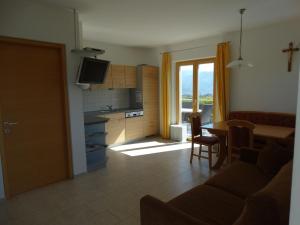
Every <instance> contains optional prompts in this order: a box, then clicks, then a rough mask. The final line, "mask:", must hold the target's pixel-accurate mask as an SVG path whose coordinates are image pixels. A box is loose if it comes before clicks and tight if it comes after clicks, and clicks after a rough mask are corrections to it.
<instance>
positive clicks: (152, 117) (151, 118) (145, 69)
mask: <svg viewBox="0 0 300 225" xmlns="http://www.w3.org/2000/svg"><path fill="white" fill-rule="evenodd" d="M141 70H142V71H141V73H142V76H143V77H142V80H143V84H142V85H143V106H144V119H143V124H144V135H145V136H150V135H156V134H158V131H159V107H158V106H159V99H158V67H155V66H142V68H141Z"/></svg>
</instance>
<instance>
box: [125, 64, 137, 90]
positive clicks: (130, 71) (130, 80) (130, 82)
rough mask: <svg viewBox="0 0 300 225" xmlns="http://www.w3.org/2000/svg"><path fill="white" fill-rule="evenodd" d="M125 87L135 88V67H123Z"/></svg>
mask: <svg viewBox="0 0 300 225" xmlns="http://www.w3.org/2000/svg"><path fill="white" fill-rule="evenodd" d="M125 87H126V88H136V67H135V66H125Z"/></svg>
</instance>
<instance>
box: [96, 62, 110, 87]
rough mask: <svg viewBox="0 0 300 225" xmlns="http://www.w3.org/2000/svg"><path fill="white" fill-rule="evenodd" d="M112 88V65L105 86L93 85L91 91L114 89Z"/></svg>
mask: <svg viewBox="0 0 300 225" xmlns="http://www.w3.org/2000/svg"><path fill="white" fill-rule="evenodd" d="M112 87H113V83H112V76H111V65H110V66H109V68H108V71H107V74H106V77H105V80H104V83H103V84H92V85H91V90H97V89H108V88H112Z"/></svg>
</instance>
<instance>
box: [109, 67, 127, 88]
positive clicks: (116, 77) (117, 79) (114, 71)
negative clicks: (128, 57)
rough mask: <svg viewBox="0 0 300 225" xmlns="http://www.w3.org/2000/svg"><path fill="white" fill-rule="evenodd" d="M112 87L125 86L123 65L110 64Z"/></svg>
mask: <svg viewBox="0 0 300 225" xmlns="http://www.w3.org/2000/svg"><path fill="white" fill-rule="evenodd" d="M111 76H112V86H113V88H125V66H124V65H111Z"/></svg>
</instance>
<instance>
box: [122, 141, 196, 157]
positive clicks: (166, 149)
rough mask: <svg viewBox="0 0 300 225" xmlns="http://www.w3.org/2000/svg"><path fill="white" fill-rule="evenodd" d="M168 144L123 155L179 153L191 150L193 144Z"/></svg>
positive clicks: (126, 152)
mask: <svg viewBox="0 0 300 225" xmlns="http://www.w3.org/2000/svg"><path fill="white" fill-rule="evenodd" d="M167 144H168V143H166V146H159V147H151V148H143V149H137V150H132V151H125V152H122V153H123V154H125V155H129V156H142V155H149V154H156V153H162V152H170V151H178V150H183V149H189V148H191V143H179V144H171V145H167Z"/></svg>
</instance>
